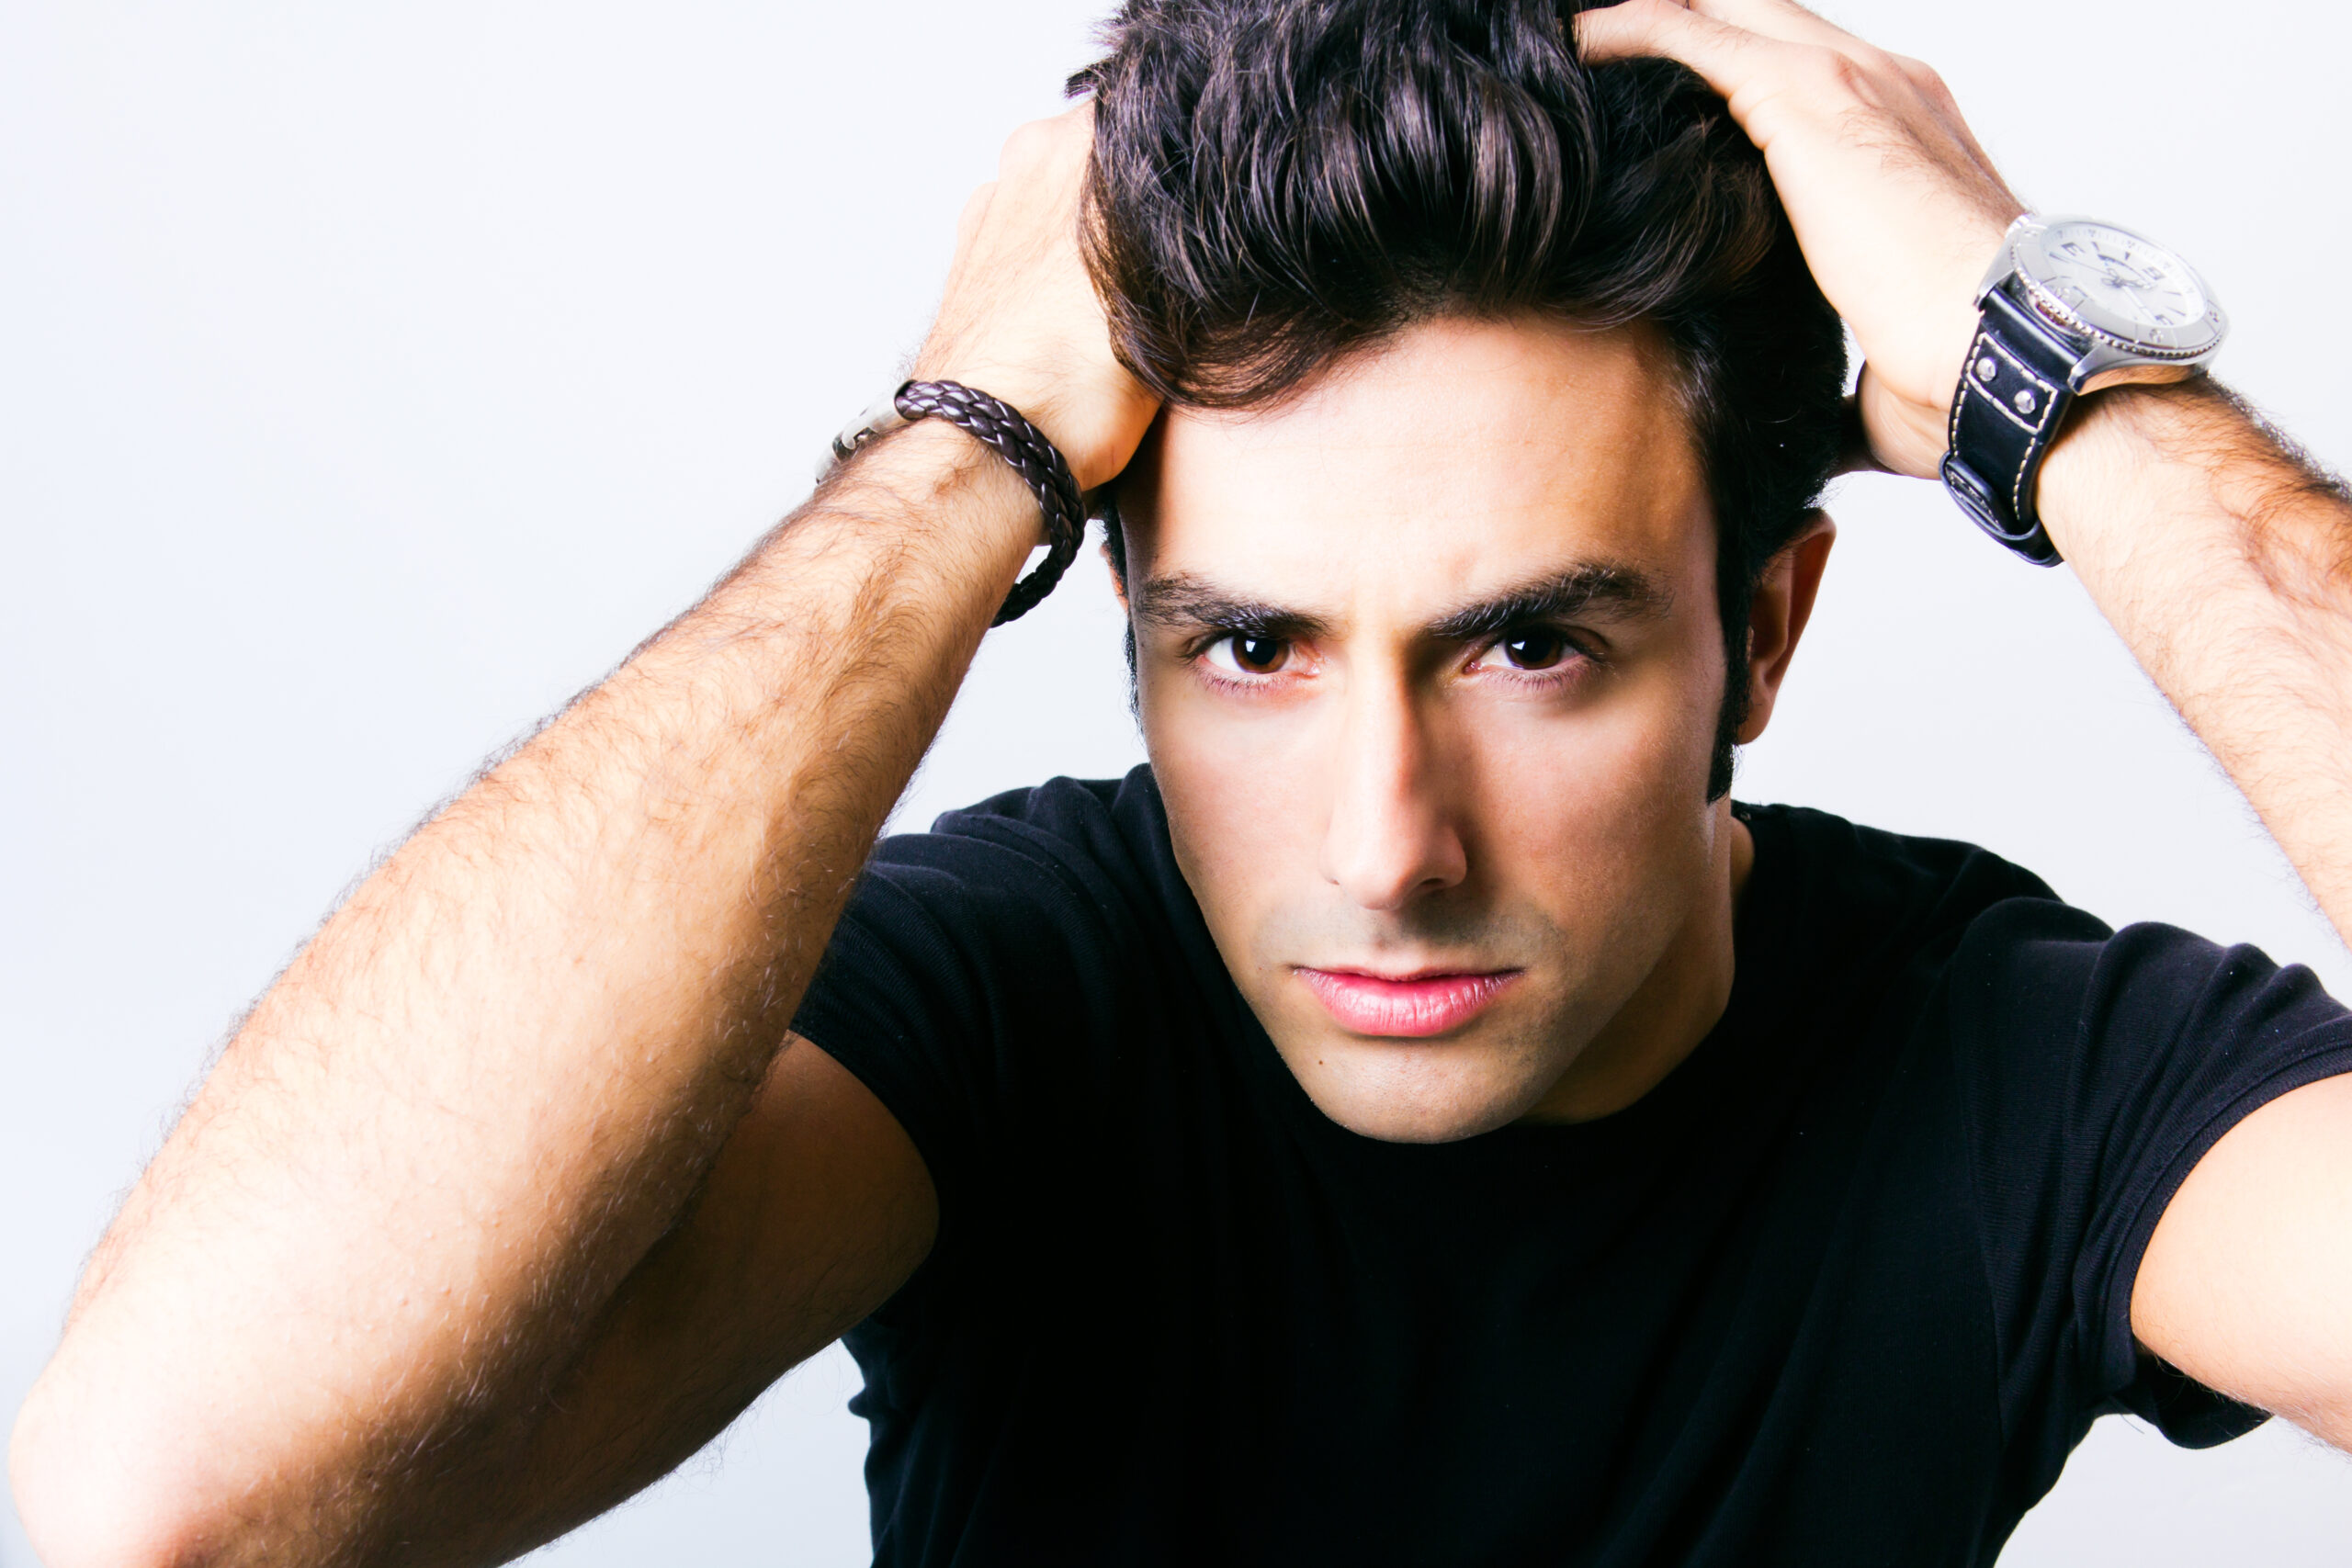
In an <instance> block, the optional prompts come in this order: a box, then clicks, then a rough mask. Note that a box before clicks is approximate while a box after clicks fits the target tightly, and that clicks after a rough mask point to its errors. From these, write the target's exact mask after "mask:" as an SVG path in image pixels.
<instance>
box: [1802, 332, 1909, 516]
mask: <svg viewBox="0 0 2352 1568" xmlns="http://www.w3.org/2000/svg"><path fill="white" fill-rule="evenodd" d="M1862 374H1864V375H1866V376H1867V375H1868V374H1870V367H1869V366H1867V365H1865V366H1864V367H1862ZM1893 472H1894V469H1893V468H1888V467H1887V466H1886V465H1885V464H1884V463H1882V462H1880V461H1879V460H1878V454H1877V453H1876V452H1873V451H1871V437H1870V431H1869V429H1868V427H1867V426H1865V425H1864V424H1863V423H1862V396H1861V389H1860V387H1859V386H1858V387H1857V388H1856V389H1854V390H1853V391H1851V392H1849V393H1848V394H1847V395H1846V400H1845V402H1844V403H1843V404H1841V405H1840V406H1839V409H1838V466H1837V467H1836V468H1832V469H1830V471H1829V477H1830V478H1832V479H1836V478H1837V477H1838V476H1839V475H1841V474H1891V473H1893ZM1820 515H1821V513H1815V516H1820Z"/></svg>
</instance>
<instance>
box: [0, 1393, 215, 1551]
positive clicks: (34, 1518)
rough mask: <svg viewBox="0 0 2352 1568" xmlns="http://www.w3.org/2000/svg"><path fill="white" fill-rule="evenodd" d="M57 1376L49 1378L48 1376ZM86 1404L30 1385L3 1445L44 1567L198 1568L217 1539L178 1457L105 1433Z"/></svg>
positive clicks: (116, 1431) (125, 1435) (20, 1510)
mask: <svg viewBox="0 0 2352 1568" xmlns="http://www.w3.org/2000/svg"><path fill="white" fill-rule="evenodd" d="M53 1370H54V1369H52V1371H53ZM91 1404H92V1402H89V1401H86V1400H85V1401H77V1400H74V1399H72V1398H71V1397H70V1396H68V1395H66V1394H65V1393H62V1392H61V1391H60V1390H58V1389H57V1388H55V1387H54V1386H53V1380H52V1379H51V1378H48V1377H44V1378H43V1379H42V1380H41V1382H39V1383H36V1384H35V1385H34V1387H33V1391H32V1393H31V1394H30V1395H29V1396H28V1397H27V1399H26V1400H25V1404H24V1407H23V1408H22V1409H21V1410H20V1411H18V1413H17V1423H16V1427H15V1430H14V1431H13V1432H12V1433H11V1434H10V1436H9V1439H8V1483H9V1487H10V1490H11V1492H12V1493H13V1494H14V1495H15V1498H16V1504H17V1517H18V1519H19V1520H20V1521H21V1522H22V1524H23V1526H24V1530H25V1535H26V1538H27V1539H28V1540H29V1541H30V1542H31V1543H32V1548H33V1552H34V1554H35V1555H36V1556H37V1557H38V1558H39V1559H40V1562H42V1563H43V1564H44V1565H45V1568H201V1565H202V1564H206V1563H209V1562H215V1561H217V1560H218V1558H217V1556H216V1554H215V1553H214V1552H213V1551H211V1550H210V1548H209V1544H208V1541H217V1540H220V1535H219V1533H218V1532H217V1530H216V1529H213V1528H212V1525H213V1524H214V1523H216V1522H217V1521H208V1520H207V1519H206V1518H205V1517H204V1510H203V1508H202V1507H201V1506H199V1500H198V1498H196V1497H195V1496H193V1495H191V1488H190V1487H189V1486H188V1485H187V1481H188V1479H189V1475H188V1472H187V1465H186V1461H185V1458H184V1457H175V1455H174V1454H173V1453H172V1452H171V1451H170V1450H169V1449H168V1448H167V1447H165V1446H164V1445H160V1444H156V1443H148V1442H141V1441H139V1440H138V1439H137V1438H135V1437H133V1436H132V1435H131V1434H130V1432H127V1431H124V1430H122V1429H121V1428H119V1427H112V1428H111V1429H109V1428H110V1426H111V1424H110V1423H108V1422H107V1420H106V1419H105V1417H104V1416H103V1415H102V1414H99V1413H96V1412H94V1411H93V1410H92V1409H91Z"/></svg>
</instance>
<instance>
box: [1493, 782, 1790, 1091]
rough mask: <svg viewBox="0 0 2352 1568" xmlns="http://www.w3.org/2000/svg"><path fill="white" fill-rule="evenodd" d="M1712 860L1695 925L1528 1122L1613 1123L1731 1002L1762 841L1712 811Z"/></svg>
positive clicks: (1724, 813) (1721, 807)
mask: <svg viewBox="0 0 2352 1568" xmlns="http://www.w3.org/2000/svg"><path fill="white" fill-rule="evenodd" d="M1713 829H1714V832H1713V840H1714V841H1713V853H1712V854H1711V856H1710V857H1709V863H1708V866H1707V871H1706V874H1705V875H1704V877H1703V878H1702V887H1701V891H1700V893H1699V896H1698V897H1697V898H1696V899H1695V900H1694V901H1693V903H1692V905H1691V914H1690V917H1689V918H1688V919H1685V920H1684V921H1683V923H1682V927H1681V929H1680V930H1679V931H1677V932H1676V933H1675V935H1674V940H1673V941H1672V942H1669V943H1668V945H1667V949H1666V952H1665V953H1663V954H1662V955H1660V957H1659V959H1658V961H1657V964H1656V965H1655V966H1654V967H1652V969H1651V970H1650V972H1649V974H1648V975H1647V976H1645V977H1644V978H1643V981H1642V983H1641V985H1640V986H1639V987H1637V988H1636V989H1635V990H1634V994H1633V996H1632V997H1630V998H1627V1000H1626V1002H1625V1005H1624V1006H1623V1007H1622V1008H1620V1009H1619V1010H1617V1014H1616V1016H1615V1017H1613V1018H1611V1020H1610V1021H1608V1023H1606V1024H1605V1025H1603V1026H1602V1028H1601V1030H1600V1033H1598V1034H1596V1035H1594V1036H1593V1039H1592V1043H1591V1044H1589V1045H1588V1046H1586V1047H1585V1048H1584V1050H1583V1051H1582V1052H1580V1053H1579V1054H1578V1055H1577V1059H1576V1060H1575V1061H1574V1062H1573V1063H1571V1064H1569V1066H1568V1070H1567V1071H1566V1072H1565V1073H1563V1074H1561V1075H1560V1077H1559V1081H1558V1082H1556V1083H1555V1084H1554V1085H1553V1086H1552V1087H1551V1089H1548V1090H1546V1091H1545V1093H1544V1098H1543V1099H1542V1100H1538V1101H1536V1103H1535V1108H1534V1109H1533V1110H1532V1111H1529V1112H1528V1113H1527V1115H1526V1116H1525V1117H1523V1118H1522V1120H1524V1121H1529V1122H1591V1121H1596V1120H1598V1119H1599V1118H1600V1117H1603V1116H1611V1115H1614V1114H1615V1113H1616V1112H1618V1111H1623V1110H1624V1109H1625V1108H1626V1107H1627V1106H1629V1105H1631V1104H1633V1103H1634V1101H1635V1100H1639V1099H1641V1098H1642V1096H1644V1095H1645V1094H1647V1093H1649V1091H1650V1090H1651V1089H1656V1088H1657V1086H1658V1084H1659V1083H1660V1082H1662V1081H1663V1080H1664V1079H1665V1077H1666V1076H1667V1075H1668V1073H1670V1072H1672V1071H1674V1069H1675V1068H1677V1067H1679V1066H1681V1065H1682V1062H1683V1059H1684V1058H1685V1057H1687V1056H1689V1055H1691V1052H1692V1051H1693V1050H1695V1049H1697V1048H1698V1044H1699V1042H1700V1041H1702V1040H1703V1039H1705V1038H1706V1037H1707V1032H1708V1031H1709V1030H1711V1029H1713V1028H1714V1026H1715V1023H1716V1021H1718V1020H1720V1019H1721V1018H1722V1017H1723V1015H1724V1008H1725V1007H1727V1006H1728V1005H1729V1004H1730V1002H1731V982H1732V974H1733V970H1734V962H1733V959H1734V955H1733V952H1732V924H1733V917H1734V915H1735V914H1736V912H1737V909H1738V907H1739V897H1740V895H1741V894H1742V893H1743V892H1744V891H1745V890H1746V889H1747V876H1748V873H1749V871H1750V870H1751V869H1752V868H1753V867H1754V865H1755V863H1756V841H1755V840H1754V839H1753V838H1751V837H1750V836H1749V834H1748V831H1747V824H1745V823H1743V822H1741V821H1740V820H1739V818H1736V817H1734V816H1733V815H1732V814H1731V800H1730V797H1729V796H1725V797H1724V799H1722V800H1719V801H1717V802H1716V803H1715V815H1714V823H1713Z"/></svg>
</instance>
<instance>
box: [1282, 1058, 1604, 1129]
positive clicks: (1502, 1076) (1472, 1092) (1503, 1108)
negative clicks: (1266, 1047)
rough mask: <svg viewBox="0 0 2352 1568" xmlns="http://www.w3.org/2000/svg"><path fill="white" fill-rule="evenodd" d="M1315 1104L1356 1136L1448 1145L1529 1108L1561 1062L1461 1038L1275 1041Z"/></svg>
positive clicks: (1552, 1079) (1563, 1067)
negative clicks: (1531, 1059)
mask: <svg viewBox="0 0 2352 1568" xmlns="http://www.w3.org/2000/svg"><path fill="white" fill-rule="evenodd" d="M1275 1047H1276V1049H1277V1050H1279V1051H1280V1052H1281V1053H1282V1055H1283V1060H1284V1061H1285V1062H1286V1063H1287V1064H1288V1065H1289V1066H1290V1070H1291V1075H1292V1076H1293V1077H1295V1078H1297V1079H1298V1083H1299V1087H1300V1088H1301V1089H1305V1090H1306V1097H1307V1098H1308V1099H1309V1100H1313V1101H1314V1102H1315V1108H1316V1109H1317V1110H1318V1111H1322V1112H1323V1114H1324V1115H1326V1116H1328V1117H1329V1118H1330V1119H1331V1120H1332V1121H1334V1122H1338V1123H1339V1124H1340V1126H1342V1127H1345V1128H1346V1129H1347V1130H1348V1131H1349V1132H1351V1133H1353V1134H1356V1135H1357V1136H1359V1137H1363V1138H1377V1139H1379V1140H1380V1141H1381V1142H1383V1143H1389V1144H1451V1143H1453V1142H1456V1141H1458V1140H1460V1139H1463V1138H1475V1137H1476V1136H1477V1135H1478V1134H1481V1133H1491V1132H1493V1131H1494V1130H1495V1129H1496V1128H1498V1127H1504V1126H1508V1125H1510V1123H1511V1122H1516V1121H1518V1120H1519V1119H1520V1118H1521V1116H1524V1115H1526V1114H1527V1113H1528V1111H1532V1110H1533V1109H1534V1108H1535V1105H1536V1102H1537V1101H1539V1100H1542V1099H1543V1098H1544V1090H1546V1089H1549V1088H1550V1087H1551V1086H1552V1084H1553V1083H1554V1082H1555V1080H1556V1079H1557V1078H1558V1077H1559V1076H1560V1073H1561V1072H1562V1071H1564V1070H1566V1063H1561V1064H1558V1065H1557V1066H1549V1067H1547V1068H1544V1069H1542V1070H1533V1071H1531V1070H1530V1069H1531V1066H1532V1064H1530V1063H1528V1062H1526V1061H1524V1060H1521V1059H1512V1055H1511V1054H1510V1053H1505V1052H1501V1051H1498V1050H1495V1049H1494V1048H1492V1047H1486V1048H1482V1047H1480V1046H1478V1045H1476V1044H1472V1043H1468V1042H1454V1043H1428V1042H1421V1041H1404V1040H1363V1039H1358V1038H1355V1037H1353V1036H1348V1035H1340V1036H1327V1037H1325V1038H1322V1039H1312V1040H1302V1041H1298V1042H1296V1043H1283V1042H1281V1041H1277V1042H1276V1043H1275Z"/></svg>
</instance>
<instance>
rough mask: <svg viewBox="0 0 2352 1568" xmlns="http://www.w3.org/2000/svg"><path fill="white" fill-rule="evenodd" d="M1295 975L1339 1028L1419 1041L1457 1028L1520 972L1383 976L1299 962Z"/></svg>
mask: <svg viewBox="0 0 2352 1568" xmlns="http://www.w3.org/2000/svg"><path fill="white" fill-rule="evenodd" d="M1296 973H1297V975H1298V977H1299V978H1300V979H1301V980H1304V981H1306V988H1307V989H1308V990H1310V991H1312V992H1314V993H1315V999H1316V1000H1317V1001H1318V1002H1321V1003H1322V1004H1323V1010H1325V1011H1326V1012H1328V1013H1329V1014H1330V1015H1331V1017H1332V1019H1333V1021H1336V1022H1337V1023H1338V1024H1339V1025H1340V1028H1342V1029H1345V1030H1349V1031H1351V1032H1354V1033H1357V1034H1376V1035H1385V1036H1388V1037H1390V1038H1400V1037H1401V1038H1413V1039H1418V1038H1421V1037H1423V1036H1427V1035H1431V1034H1443V1033H1445V1032H1448V1031H1449V1030H1454V1029H1459V1028H1461V1027H1462V1026H1463V1025H1464V1024H1465V1023H1467V1022H1469V1021H1471V1020H1472V1019H1474V1018H1476V1017H1477V1016H1478V1015H1479V1014H1480V1013H1482V1012H1484V1011H1486V1010H1487V1005H1488V1004H1489V1003H1491V1002H1492V1001H1493V1000H1494V999H1495V998H1497V997H1498V996H1500V995H1501V994H1502V993H1503V991H1504V990H1505V989H1506V988H1508V987H1510V983H1511V982H1512V981H1514V980H1516V979H1518V978H1519V977H1520V975H1521V973H1522V971H1521V970H1517V969H1490V970H1450V971H1437V970H1430V971H1424V972H1422V973H1420V974H1415V975H1397V976H1385V975H1374V974H1370V973H1367V972H1365V971H1363V970H1356V969H1310V968H1307V967H1306V966H1305V965H1303V964H1302V965H1300V966H1299V968H1298V969H1297V971H1296Z"/></svg>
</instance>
